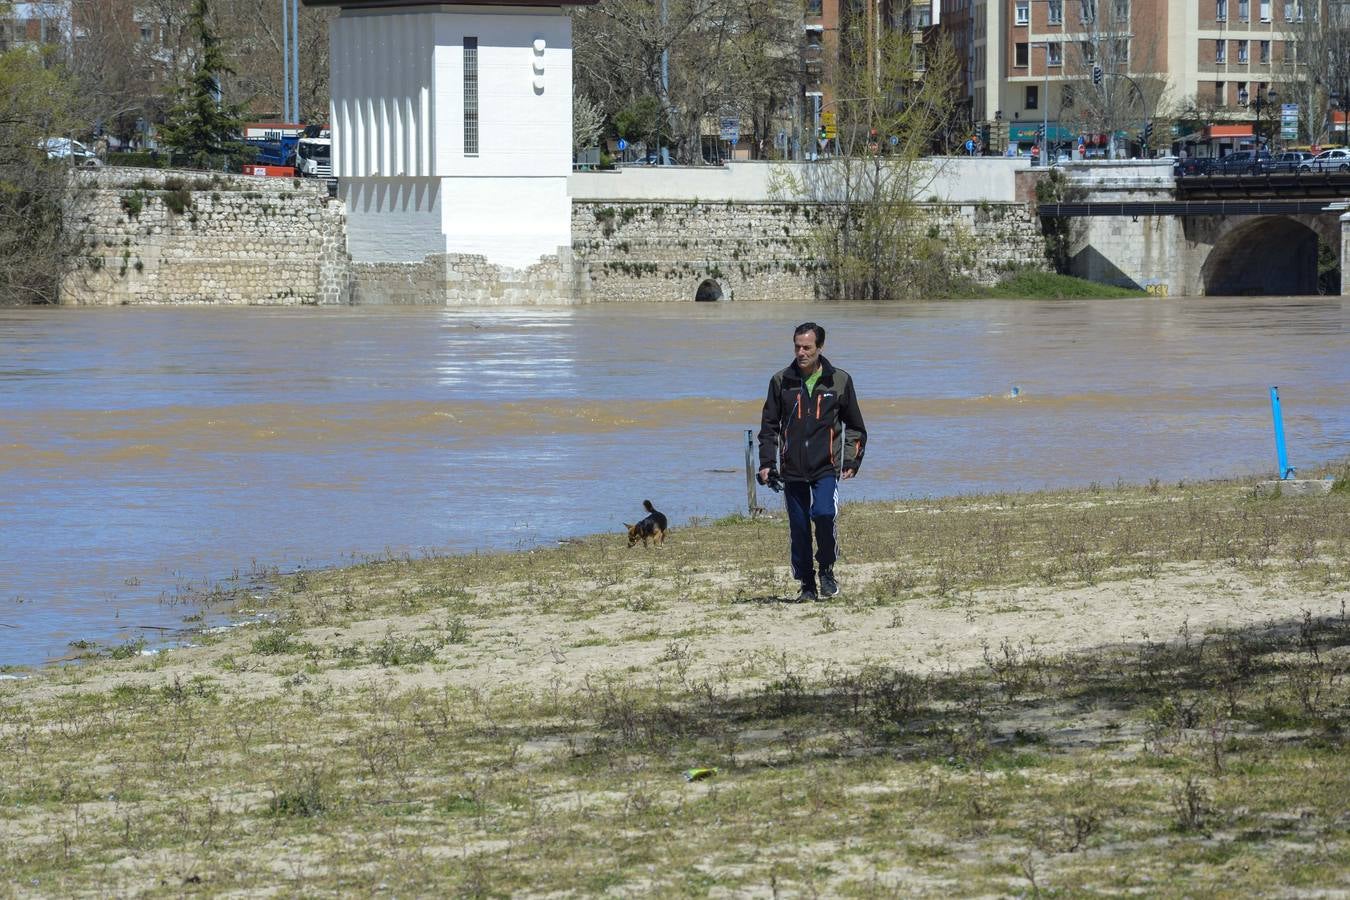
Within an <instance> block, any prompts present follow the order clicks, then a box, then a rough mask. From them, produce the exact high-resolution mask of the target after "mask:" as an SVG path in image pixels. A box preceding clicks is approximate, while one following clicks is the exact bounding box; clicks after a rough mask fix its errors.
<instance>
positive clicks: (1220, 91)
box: [1214, 81, 1228, 106]
mask: <svg viewBox="0 0 1350 900" xmlns="http://www.w3.org/2000/svg"><path fill="white" fill-rule="evenodd" d="M1214 102H1215V103H1217V104H1218V105H1219V106H1227V105H1228V85H1226V84H1224V83H1223V82H1222V81H1216V82H1214Z"/></svg>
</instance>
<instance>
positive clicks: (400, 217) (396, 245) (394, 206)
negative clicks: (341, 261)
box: [338, 178, 446, 262]
mask: <svg viewBox="0 0 1350 900" xmlns="http://www.w3.org/2000/svg"><path fill="white" fill-rule="evenodd" d="M443 192H444V186H443V184H442V181H441V179H439V178H347V179H342V180H340V181H339V182H338V197H339V198H340V199H341V200H342V201H343V203H344V204H345V205H346V207H347V250H348V252H349V253H351V255H352V259H353V260H355V261H357V262H421V261H422V260H423V259H424V258H426V257H427V256H429V255H431V254H433V253H444V252H446V246H445V235H444V234H443V233H442V226H441V219H442V211H441V198H442V196H443Z"/></svg>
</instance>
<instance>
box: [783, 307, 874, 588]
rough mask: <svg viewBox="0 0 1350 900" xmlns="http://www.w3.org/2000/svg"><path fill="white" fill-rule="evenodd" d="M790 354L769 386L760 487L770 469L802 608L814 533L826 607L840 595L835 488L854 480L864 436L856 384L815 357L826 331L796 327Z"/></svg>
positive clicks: (809, 583)
mask: <svg viewBox="0 0 1350 900" xmlns="http://www.w3.org/2000/svg"><path fill="white" fill-rule="evenodd" d="M792 346H793V352H794V354H795V356H796V359H795V360H794V362H793V363H792V365H790V366H788V367H787V368H786V369H783V370H782V371H781V372H778V373H777V374H775V375H774V376H773V378H771V379H769V394H768V396H767V397H766V398H765V399H764V412H763V415H762V416H761V419H760V428H759V480H760V482H761V483H766V482H767V480H768V478H769V475H770V473H772V472H773V471H774V470H775V469H777V470H778V471H779V472H780V473H781V475H782V479H783V497H784V499H785V501H786V503H787V513H788V526H789V529H790V530H791V533H792V575H793V577H794V578H796V579H797V580H798V581H799V582H801V593H800V594H798V595H797V600H798V601H799V602H807V601H812V600H815V599H816V598H817V594H816V569H815V568H813V567H812V565H811V530H812V525H814V526H815V544H816V558H815V561H816V564H817V565H818V566H819V570H820V595H819V596H820V597H823V598H826V599H828V598H830V597H833V596H835V595H836V594H838V593H839V583H838V582H837V581H836V580H835V577H834V561H835V558H836V557H837V556H838V543H837V535H836V532H835V517H836V516H837V515H838V512H839V480H840V479H844V480H847V479H849V478H852V477H853V476H854V475H856V474H858V465H859V464H860V463H861V462H862V458H863V446H864V444H866V442H867V429H866V428H865V427H864V426H863V418H862V412H861V411H860V410H859V409H858V398H857V396H856V395H855V394H854V392H853V379H852V378H850V377H849V375H848V373H847V372H845V371H844V370H843V369H837V368H835V367H834V366H832V365H830V361H829V360H828V359H826V358H825V357H823V356H821V355H820V351H821V348H822V347H824V346H825V329H824V328H821V327H820V326H819V325H817V324H816V323H815V322H806V323H804V324H802V325H798V326H797V330H796V331H795V332H793V335H792ZM845 429H847V438H845Z"/></svg>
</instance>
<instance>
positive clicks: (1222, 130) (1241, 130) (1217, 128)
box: [1205, 125, 1252, 141]
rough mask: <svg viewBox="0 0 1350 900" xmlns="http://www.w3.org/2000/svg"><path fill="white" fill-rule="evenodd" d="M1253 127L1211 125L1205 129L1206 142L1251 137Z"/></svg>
mask: <svg viewBox="0 0 1350 900" xmlns="http://www.w3.org/2000/svg"><path fill="white" fill-rule="evenodd" d="M1251 136H1252V126H1250V125H1210V126H1208V127H1207V128H1206V129H1205V140H1207V141H1211V140H1214V139H1215V138H1235V137H1251Z"/></svg>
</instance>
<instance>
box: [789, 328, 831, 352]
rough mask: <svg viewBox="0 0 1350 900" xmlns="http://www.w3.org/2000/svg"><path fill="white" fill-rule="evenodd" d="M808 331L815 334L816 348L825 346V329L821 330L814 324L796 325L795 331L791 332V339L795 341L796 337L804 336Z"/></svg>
mask: <svg viewBox="0 0 1350 900" xmlns="http://www.w3.org/2000/svg"><path fill="white" fill-rule="evenodd" d="M808 331H812V332H815V335H816V346H817V347H824V346H825V329H824V328H821V327H820V326H819V325H817V324H816V323H815V322H803V323H802V324H800V325H798V326H797V330H796V331H794V332H792V339H793V340H794V341H795V340H796V339H797V335H799V334H806V333H807V332H808Z"/></svg>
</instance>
